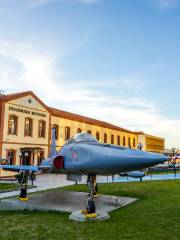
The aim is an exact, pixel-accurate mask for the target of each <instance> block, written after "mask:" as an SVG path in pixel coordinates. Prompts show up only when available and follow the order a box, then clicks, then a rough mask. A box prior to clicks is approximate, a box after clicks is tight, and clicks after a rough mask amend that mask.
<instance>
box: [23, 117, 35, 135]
mask: <svg viewBox="0 0 180 240" xmlns="http://www.w3.org/2000/svg"><path fill="white" fill-rule="evenodd" d="M32 130H33V121H32V119H31V118H25V123H24V136H25V137H32Z"/></svg>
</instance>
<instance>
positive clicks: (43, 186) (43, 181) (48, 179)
mask: <svg viewBox="0 0 180 240" xmlns="http://www.w3.org/2000/svg"><path fill="white" fill-rule="evenodd" d="M0 182H1V183H15V181H0ZM29 184H31V183H29ZM73 184H74V182H73V181H67V180H66V175H56V174H47V175H46V174H45V175H37V177H36V180H35V181H34V186H36V188H32V189H28V193H33V192H38V191H42V190H47V189H52V188H57V187H63V186H68V185H73ZM18 195H19V191H18V190H16V191H11V192H4V193H0V199H1V198H6V197H13V196H18Z"/></svg>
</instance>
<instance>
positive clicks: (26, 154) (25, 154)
mask: <svg viewBox="0 0 180 240" xmlns="http://www.w3.org/2000/svg"><path fill="white" fill-rule="evenodd" d="M24 156H25V165H27V162H26V161H27V157H28V156H29V153H28V152H25V153H24Z"/></svg>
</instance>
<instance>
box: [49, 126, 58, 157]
mask: <svg viewBox="0 0 180 240" xmlns="http://www.w3.org/2000/svg"><path fill="white" fill-rule="evenodd" d="M56 153H57V152H56V129H55V128H54V127H53V128H52V137H51V148H50V153H49V156H48V157H49V158H52V157H53V156H56Z"/></svg>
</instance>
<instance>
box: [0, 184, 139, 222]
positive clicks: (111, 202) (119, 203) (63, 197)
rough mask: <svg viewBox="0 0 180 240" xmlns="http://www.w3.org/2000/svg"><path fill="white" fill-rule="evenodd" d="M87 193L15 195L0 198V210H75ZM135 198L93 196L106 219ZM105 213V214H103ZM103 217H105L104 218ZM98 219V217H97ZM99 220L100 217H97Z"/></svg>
mask: <svg viewBox="0 0 180 240" xmlns="http://www.w3.org/2000/svg"><path fill="white" fill-rule="evenodd" d="M87 195H88V193H84V192H75V191H65V190H59V189H58V190H53V191H52V190H50V191H46V192H42V193H37V194H32V195H30V199H29V200H28V201H23V202H22V201H19V200H18V198H17V197H15V198H8V199H2V200H1V202H0V210H1V211H3V210H4V211H7V210H8V211H12V210H15V211H16V210H40V211H60V212H68V213H72V212H77V211H79V209H81V208H82V206H85V205H86V201H87ZM136 200H137V199H136V198H130V197H121V196H111V195H99V196H97V197H95V202H96V210H97V213H100V214H101V215H102V216H103V220H104V219H107V217H108V214H106V213H109V212H111V211H113V210H115V209H118V208H120V207H124V206H126V205H128V204H130V203H133V202H134V201H136ZM104 214H105V215H104ZM104 217H105V218H104ZM97 220H98V218H97ZM99 220H101V218H100V219H99Z"/></svg>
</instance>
